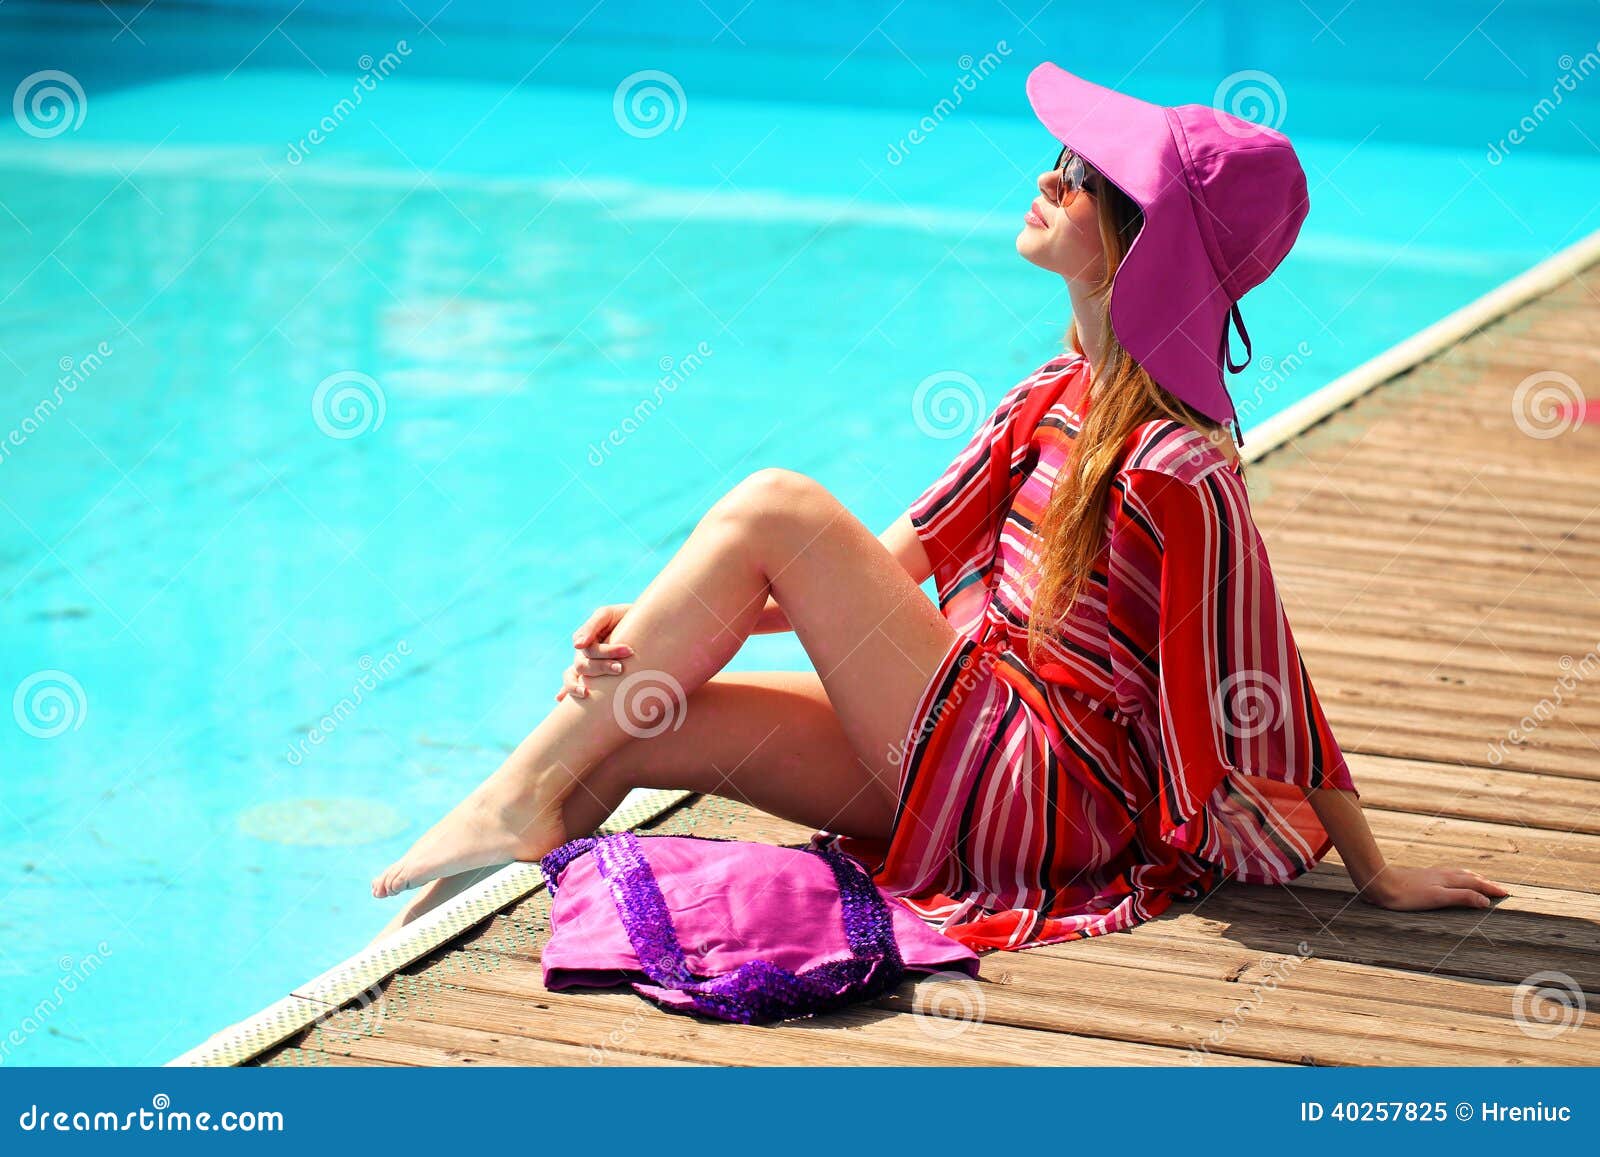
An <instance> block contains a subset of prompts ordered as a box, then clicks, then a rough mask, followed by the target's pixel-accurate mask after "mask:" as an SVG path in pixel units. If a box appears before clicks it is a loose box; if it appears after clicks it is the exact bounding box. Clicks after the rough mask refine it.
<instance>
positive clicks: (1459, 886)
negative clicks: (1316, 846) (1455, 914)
mask: <svg viewBox="0 0 1600 1157" xmlns="http://www.w3.org/2000/svg"><path fill="white" fill-rule="evenodd" d="M1306 798H1308V799H1309V800H1310V801H1311V806H1312V808H1313V809H1315V811H1316V813H1317V818H1318V819H1319V820H1321V821H1322V826H1323V827H1324V828H1325V829H1326V830H1327V832H1328V835H1329V837H1330V838H1331V839H1332V840H1333V846H1334V847H1335V848H1337V849H1338V850H1339V858H1340V859H1341V860H1343V861H1344V866H1345V870H1346V871H1347V872H1349V873H1350V882H1351V883H1353V884H1354V885H1355V886H1356V894H1357V895H1358V896H1360V897H1361V899H1363V900H1365V901H1367V903H1369V904H1376V905H1377V906H1378V907H1380V908H1392V909H1395V910H1396V911H1421V910H1424V909H1429V908H1449V907H1455V906H1465V907H1471V908H1487V907H1488V906H1489V905H1490V904H1491V903H1492V902H1493V901H1492V899H1491V898H1492V897H1497V896H1509V895H1511V892H1510V890H1509V889H1507V888H1505V887H1502V886H1501V885H1499V884H1496V883H1495V882H1494V881H1493V880H1485V879H1484V878H1483V877H1482V876H1480V875H1478V874H1477V873H1476V872H1470V871H1468V870H1467V869H1465V868H1404V867H1400V866H1398V865H1394V864H1389V863H1386V862H1385V861H1384V858H1383V853H1382V852H1381V851H1379V850H1378V841H1377V840H1376V839H1374V838H1373V835H1372V828H1371V827H1369V826H1368V825H1367V817H1366V815H1365V814H1364V813H1363V812H1362V810H1361V804H1360V802H1359V801H1358V800H1357V799H1356V797H1355V793H1354V792H1348V791H1342V790H1340V789H1338V788H1329V787H1320V788H1316V789H1314V790H1312V791H1310V792H1308V793H1307V794H1306Z"/></svg>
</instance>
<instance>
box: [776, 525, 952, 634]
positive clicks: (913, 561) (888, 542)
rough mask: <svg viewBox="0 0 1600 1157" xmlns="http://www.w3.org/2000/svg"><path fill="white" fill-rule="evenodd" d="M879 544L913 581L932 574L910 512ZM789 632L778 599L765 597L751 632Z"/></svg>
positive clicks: (884, 534)
mask: <svg viewBox="0 0 1600 1157" xmlns="http://www.w3.org/2000/svg"><path fill="white" fill-rule="evenodd" d="M878 541H879V542H881V543H883V546H884V549H885V550H887V551H888V552H889V553H890V554H892V555H894V557H895V559H896V561H898V562H899V563H900V565H901V566H903V567H905V569H906V573H907V574H908V575H910V576H911V577H912V578H913V579H915V580H916V582H917V583H918V585H921V584H922V583H924V582H926V581H927V580H928V576H929V575H931V574H932V573H933V563H931V562H930V561H929V560H928V552H927V550H925V549H924V548H923V545H922V540H921V539H920V538H918V537H917V532H916V531H915V530H914V529H912V526H911V516H910V514H909V513H907V514H902V515H901V516H900V517H899V518H897V519H895V520H894V523H893V524H892V525H891V526H890V527H889V529H888V530H886V531H884V532H883V533H882V534H880V535H878ZM792 629H793V628H792V627H791V625H790V623H789V617H788V616H787V615H785V614H784V613H783V608H782V607H780V606H779V605H778V600H777V599H775V598H773V597H772V596H771V595H768V596H767V605H766V606H764V607H762V608H761V616H760V617H759V618H758V619H757V620H756V625H755V629H754V631H753V633H754V634H757V635H772V634H777V633H778V632H780V631H788V630H792Z"/></svg>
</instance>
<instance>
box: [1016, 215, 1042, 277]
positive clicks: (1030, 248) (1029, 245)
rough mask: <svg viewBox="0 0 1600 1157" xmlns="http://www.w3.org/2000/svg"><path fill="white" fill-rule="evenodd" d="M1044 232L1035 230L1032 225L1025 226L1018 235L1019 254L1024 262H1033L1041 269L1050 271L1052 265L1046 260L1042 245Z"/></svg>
mask: <svg viewBox="0 0 1600 1157" xmlns="http://www.w3.org/2000/svg"><path fill="white" fill-rule="evenodd" d="M1042 234H1043V230H1040V229H1035V228H1034V227H1033V226H1032V225H1024V226H1023V227H1022V232H1021V233H1018V234H1017V253H1018V254H1019V255H1020V256H1021V257H1022V259H1023V260H1024V261H1029V262H1032V263H1033V264H1034V265H1037V266H1038V267H1039V268H1040V269H1049V268H1050V263H1049V261H1048V260H1047V258H1046V255H1045V252H1044V246H1043V245H1042V244H1040V242H1041V240H1042Z"/></svg>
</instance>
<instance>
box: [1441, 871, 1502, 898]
mask: <svg viewBox="0 0 1600 1157" xmlns="http://www.w3.org/2000/svg"><path fill="white" fill-rule="evenodd" d="M1449 882H1450V883H1451V884H1454V885H1455V886H1457V887H1459V888H1471V889H1473V890H1475V891H1478V892H1481V893H1483V895H1485V896H1509V895H1511V889H1509V888H1507V887H1506V886H1505V885H1504V884H1497V883H1495V882H1494V881H1493V880H1486V879H1484V877H1482V876H1480V875H1478V873H1477V872H1473V871H1470V870H1468V869H1466V868H1457V869H1456V870H1455V871H1454V872H1452V873H1450V880H1449Z"/></svg>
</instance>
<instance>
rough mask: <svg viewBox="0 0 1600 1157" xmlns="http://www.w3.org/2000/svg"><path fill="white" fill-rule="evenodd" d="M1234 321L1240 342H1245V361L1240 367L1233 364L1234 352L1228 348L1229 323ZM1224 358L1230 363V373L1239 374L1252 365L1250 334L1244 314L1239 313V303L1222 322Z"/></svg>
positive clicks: (1235, 304) (1235, 303)
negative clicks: (1245, 325)
mask: <svg viewBox="0 0 1600 1157" xmlns="http://www.w3.org/2000/svg"><path fill="white" fill-rule="evenodd" d="M1230 319H1231V320H1232V322H1233V325H1234V328H1235V329H1237V330H1238V331H1239V340H1240V341H1242V342H1244V361H1242V362H1240V363H1239V364H1238V365H1234V364H1233V351H1232V350H1231V349H1229V348H1228V321H1229V320H1230ZM1222 356H1223V358H1224V359H1225V360H1226V361H1227V363H1228V372H1229V373H1235V374H1236V373H1238V372H1239V371H1240V370H1242V369H1244V368H1245V366H1247V365H1249V364H1250V356H1251V355H1250V332H1249V331H1248V330H1246V329H1245V328H1244V314H1242V313H1240V312H1239V303H1238V302H1237V301H1236V302H1234V303H1233V307H1232V308H1231V309H1229V310H1228V316H1227V317H1226V318H1224V319H1223V322H1222Z"/></svg>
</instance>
